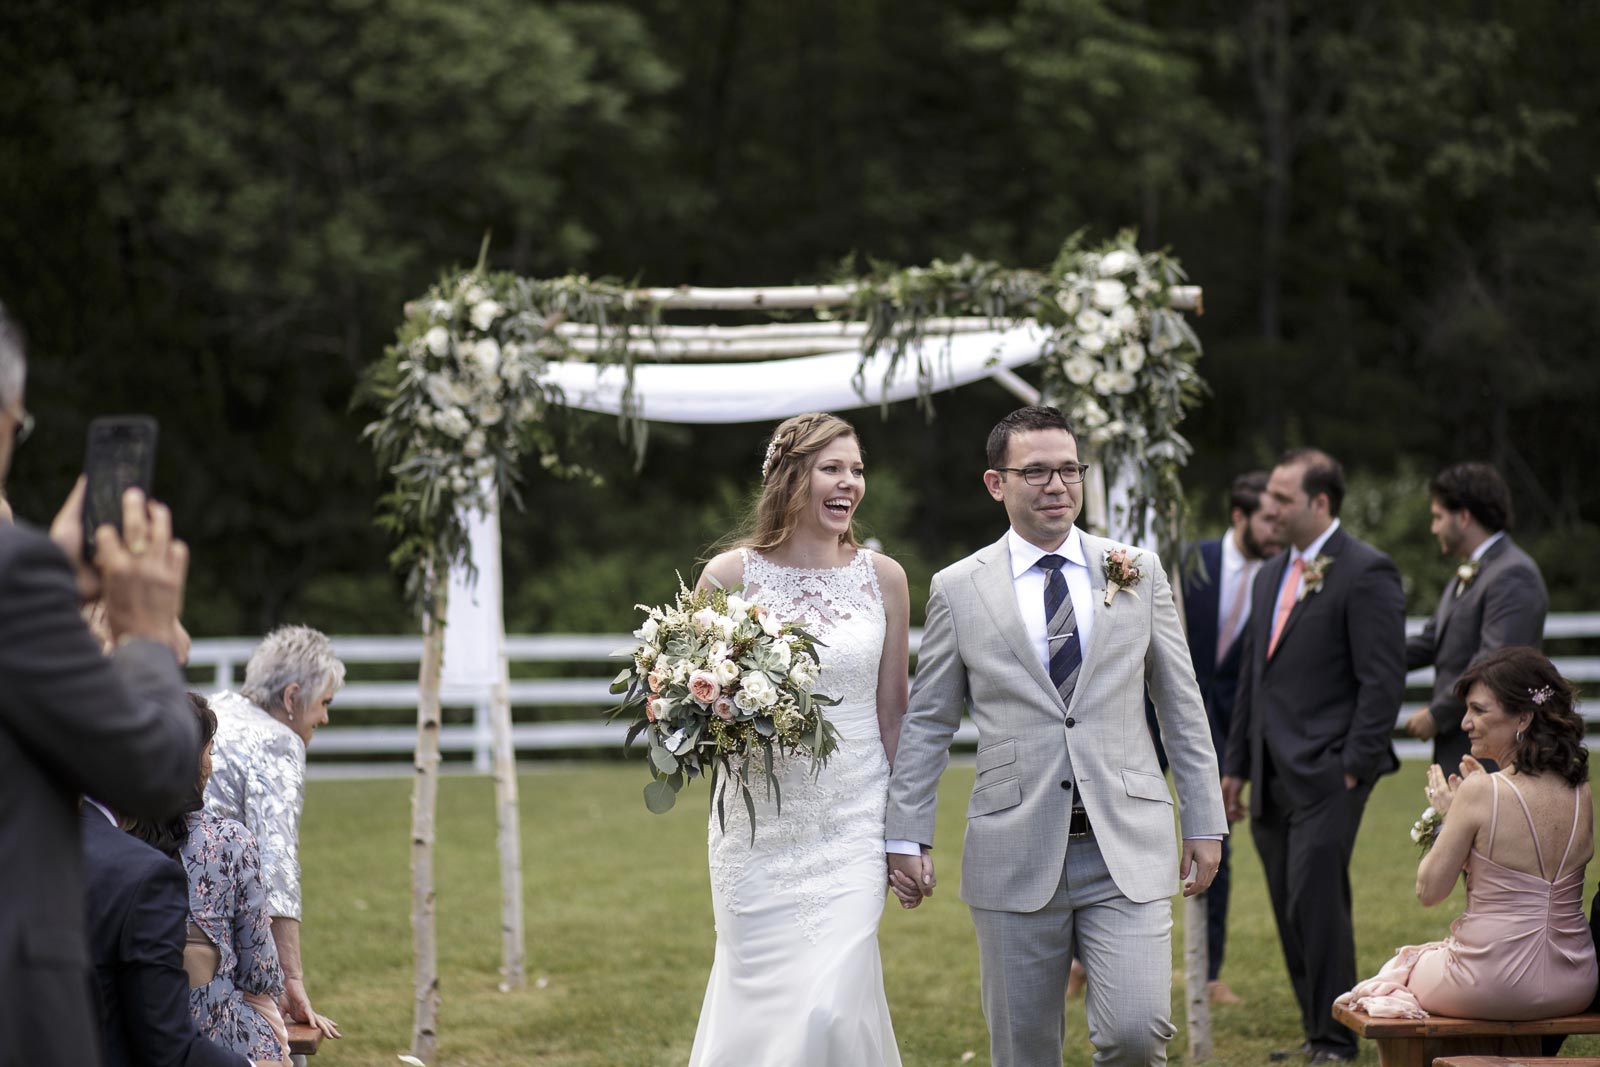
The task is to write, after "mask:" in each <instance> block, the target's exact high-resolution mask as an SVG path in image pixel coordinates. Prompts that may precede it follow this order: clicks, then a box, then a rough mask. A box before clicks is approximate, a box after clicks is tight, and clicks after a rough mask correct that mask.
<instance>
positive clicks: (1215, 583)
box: [1183, 471, 1278, 1004]
mask: <svg viewBox="0 0 1600 1067" xmlns="http://www.w3.org/2000/svg"><path fill="white" fill-rule="evenodd" d="M1266 488H1267V473H1266V471H1251V472H1249V473H1248V474H1241V475H1239V476H1238V477H1237V478H1235V479H1234V480H1233V486H1232V488H1231V489H1230V490H1229V494H1228V505H1229V507H1228V519H1229V527H1230V528H1229V530H1228V532H1227V533H1225V534H1223V535H1222V536H1221V537H1217V538H1213V539H1211V540H1209V541H1201V542H1200V543H1198V544H1197V545H1195V547H1194V552H1195V555H1196V557H1198V559H1199V564H1200V565H1199V566H1198V567H1191V568H1188V570H1187V572H1186V573H1185V575H1184V577H1183V614H1184V623H1185V629H1186V630H1187V632H1188V637H1189V655H1190V658H1191V659H1193V661H1194V675H1195V681H1197V682H1198V683H1199V685H1200V696H1201V698H1202V699H1203V700H1204V701H1205V705H1206V717H1207V718H1208V719H1209V720H1210V722H1211V740H1212V744H1213V745H1214V746H1215V747H1216V750H1217V754H1218V760H1219V762H1220V760H1221V755H1222V753H1223V752H1224V751H1225V750H1226V748H1227V743H1228V726H1229V724H1230V723H1231V721H1232V718H1233V703H1234V693H1235V690H1236V688H1237V686H1238V681H1239V664H1240V662H1241V661H1242V660H1243V658H1244V657H1243V652H1244V640H1243V639H1244V634H1245V629H1246V627H1247V625H1248V624H1249V621H1250V585H1251V583H1252V582H1253V581H1254V580H1255V576H1256V573H1257V572H1258V571H1260V570H1261V566H1262V563H1263V562H1264V561H1265V560H1266V558H1267V557H1268V556H1270V555H1272V554H1273V553H1275V552H1276V551H1277V550H1278V542H1277V540H1276V538H1277V529H1276V527H1275V525H1274V524H1273V523H1272V522H1271V521H1270V520H1269V518H1268V515H1267V512H1266V511H1265V510H1264V509H1263V508H1262V507H1261V497H1262V495H1263V494H1264V493H1265V492H1266ZM1232 854H1233V849H1232V847H1231V846H1230V844H1229V842H1228V841H1227V840H1224V841H1223V842H1222V866H1220V867H1218V868H1217V876H1216V877H1215V878H1214V879H1212V881H1211V888H1210V889H1208V890H1206V949H1207V973H1206V978H1207V983H1206V985H1207V989H1208V991H1209V992H1210V995H1211V1000H1212V1002H1213V1003H1217V1004H1237V1003H1239V1002H1240V1000H1239V996H1238V994H1236V993H1235V992H1234V991H1233V990H1232V989H1231V988H1229V986H1228V983H1226V982H1224V981H1223V980H1222V978H1221V973H1222V956H1223V952H1224V951H1225V949H1226V946H1227V938H1228V896H1229V887H1230V883H1231V878H1230V868H1231V866H1232V865H1231V863H1230V860H1231V858H1232Z"/></svg>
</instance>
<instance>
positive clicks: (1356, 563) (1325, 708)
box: [1225, 527, 1406, 817]
mask: <svg viewBox="0 0 1600 1067" xmlns="http://www.w3.org/2000/svg"><path fill="white" fill-rule="evenodd" d="M1322 554H1323V555H1325V556H1329V557H1331V558H1332V560H1333V562H1332V563H1331V564H1329V566H1328V568H1327V571H1326V572H1325V575H1324V578H1323V583H1322V588H1321V589H1320V590H1318V591H1316V592H1311V591H1309V590H1307V592H1306V594H1305V595H1304V596H1303V597H1302V598H1301V599H1300V600H1299V601H1298V602H1297V603H1296V604H1295V605H1294V607H1293V609H1292V610H1291V611H1290V613H1289V618H1288V621H1287V622H1285V624H1284V628H1283V634H1282V636H1281V637H1280V638H1279V642H1278V647H1277V649H1276V651H1275V652H1274V653H1273V655H1272V656H1271V657H1270V658H1269V657H1268V656H1267V646H1268V645H1269V644H1270V643H1271V639H1272V622H1273V615H1274V612H1275V609H1276V607H1277V598H1278V586H1279V584H1280V582H1281V580H1282V578H1283V575H1284V571H1285V570H1286V569H1287V568H1288V566H1289V552H1288V551H1283V552H1280V553H1278V554H1277V555H1276V556H1274V557H1273V558H1272V559H1270V560H1268V561H1267V563H1266V565H1265V566H1263V567H1262V568H1261V570H1260V571H1259V572H1258V573H1257V574H1256V580H1255V584H1254V585H1253V586H1252V587H1251V601H1250V623H1249V625H1248V626H1247V627H1246V628H1245V635H1246V636H1245V638H1244V640H1246V641H1247V642H1248V645H1247V647H1246V648H1245V649H1244V650H1243V655H1244V665H1243V667H1242V668H1241V670H1240V673H1239V689H1238V694H1237V699H1236V700H1235V702H1234V707H1233V723H1232V726H1231V729H1230V731H1229V735H1228V755H1227V759H1226V760H1225V765H1226V766H1227V768H1228V773H1229V774H1232V775H1236V776H1238V777H1240V778H1245V779H1249V780H1252V781H1255V782H1257V783H1259V782H1260V781H1261V774H1262V761H1263V758H1264V757H1265V756H1268V755H1270V757H1271V759H1272V765H1273V770H1274V773H1275V774H1276V775H1277V776H1278V778H1279V780H1280V781H1281V782H1282V784H1283V786H1284V787H1285V789H1286V790H1287V792H1288V795H1289V797H1290V800H1291V805H1292V806H1293V807H1297V808H1298V807H1309V806H1311V805H1312V804H1315V803H1316V802H1317V801H1318V800H1321V799H1323V798H1325V797H1326V796H1328V795H1329V794H1332V793H1335V792H1342V791H1343V790H1344V788H1345V785H1344V776H1345V775H1346V774H1350V775H1352V776H1354V777H1355V778H1356V780H1357V781H1361V782H1373V781H1376V780H1377V779H1378V777H1379V776H1380V775H1384V774H1388V773H1390V772H1392V771H1395V770H1398V769H1399V766H1400V761H1399V760H1398V759H1397V758H1396V757H1395V754H1394V745H1393V744H1392V743H1391V742H1390V739H1389V735H1390V734H1391V733H1392V732H1393V730H1394V724H1395V716H1396V713H1397V711H1398V709H1399V707H1400V699H1401V697H1402V695H1403V694H1404V692H1405V677H1406V671H1405V642H1406V637H1405V622H1406V620H1405V594H1404V593H1403V592H1402V591H1401V588H1400V572H1399V570H1397V569H1396V568H1395V565H1394V562H1393V561H1392V560H1390V559H1389V557H1388V556H1386V555H1384V554H1383V553H1382V552H1379V551H1378V550H1377V549H1375V548H1373V547H1372V546H1371V545H1368V544H1366V543H1365V542H1363V541H1358V540H1357V539H1355V538H1354V537H1351V536H1350V535H1349V534H1347V533H1346V532H1345V531H1344V529H1343V527H1340V528H1339V529H1337V530H1335V531H1334V532H1333V535H1332V536H1331V537H1329V538H1328V541H1327V543H1326V544H1325V545H1324V546H1323V548H1322ZM1264 793H1265V790H1263V789H1260V788H1256V789H1253V790H1251V796H1250V810H1251V813H1252V814H1253V815H1255V816H1258V817H1259V816H1260V815H1261V814H1262V804H1263V802H1264V799H1265V798H1264V796H1263V794H1264Z"/></svg>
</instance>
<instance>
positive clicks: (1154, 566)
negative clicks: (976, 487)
mask: <svg viewBox="0 0 1600 1067" xmlns="http://www.w3.org/2000/svg"><path fill="white" fill-rule="evenodd" d="M1080 536H1082V537H1083V548H1084V555H1085V558H1086V559H1087V561H1088V563H1089V572H1090V575H1091V581H1092V583H1093V585H1094V588H1095V596H1094V605H1093V607H1092V609H1091V610H1092V611H1093V612H1094V624H1093V626H1092V632H1091V639H1090V642H1089V644H1088V647H1086V648H1084V650H1083V666H1082V668H1081V669H1080V671H1079V674H1078V681H1077V686H1076V688H1075V689H1074V691H1073V694H1072V703H1071V706H1066V705H1064V704H1063V703H1062V700H1061V696H1060V694H1059V693H1058V692H1057V691H1056V688H1055V686H1054V685H1053V684H1051V681H1050V675H1049V673H1048V672H1047V671H1046V669H1045V666H1044V664H1043V663H1042V662H1041V661H1040V659H1039V655H1038V653H1037V652H1036V651H1035V650H1034V648H1033V646H1032V644H1031V643H1030V642H1029V640H1028V637H1027V633H1026V631H1025V629H1024V627H1023V622H1022V615H1021V612H1020V611H1019V609H1018V607H1017V598H1016V593H1015V591H1014V587H1013V581H1012V575H1011V555H1010V551H1009V549H1008V548H1007V544H1006V540H1005V538H1001V539H1000V540H999V541H998V542H996V543H994V544H992V545H989V546H988V547H986V548H983V549H980V550H979V551H978V552H976V553H974V554H973V555H971V556H968V557H967V558H966V559H964V560H962V561H960V562H959V563H956V564H954V565H953V566H951V567H948V568H946V569H945V570H943V571H940V572H939V573H938V574H936V575H935V576H934V578H933V582H932V585H931V588H930V590H929V596H928V613H927V622H926V627H925V629H924V631H923V638H922V648H921V651H920V652H919V653H918V655H917V673H916V678H915V680H914V682H913V684H912V688H911V702H910V706H909V708H908V709H907V711H906V717H905V721H904V723H903V724H902V726H901V731H900V745H899V749H898V751H897V753H896V756H895V765H894V773H893V775H892V777H891V779H890V783H889V804H888V814H887V818H886V822H885V825H886V830H885V836H886V837H888V838H891V839H903V840H909V841H922V842H928V843H931V842H932V841H933V832H934V808H935V793H936V789H937V786H938V781H939V776H940V775H941V774H942V773H943V771H944V768H945V766H946V764H947V763H948V762H949V749H950V740H951V738H952V737H953V736H954V734H955V731H956V728H957V727H958V726H959V725H960V722H961V713H962V710H963V708H965V709H966V710H967V711H969V712H970V714H971V716H972V720H973V723H974V724H975V725H976V726H977V728H978V757H977V762H978V776H977V781H976V783H975V784H974V787H973V790H972V797H971V800H970V802H969V803H968V805H967V832H966V841H965V845H964V846H963V855H962V866H961V898H962V899H963V900H965V901H966V902H967V903H968V904H970V905H972V906H973V907H978V908H986V909H990V910H996V911H1017V912H1028V911H1036V910H1038V909H1039V908H1042V907H1043V906H1044V905H1045V904H1046V903H1048V902H1049V900H1050V897H1051V896H1052V895H1053V894H1054V892H1055V890H1056V887H1057V886H1058V884H1059V883H1060V881H1061V871H1062V866H1063V864H1064V863H1065V862H1066V853H1067V848H1068V838H1067V829H1068V820H1069V817H1070V813H1071V809H1072V806H1073V800H1074V797H1075V796H1076V797H1077V798H1078V800H1079V802H1080V803H1081V804H1082V806H1083V807H1084V808H1085V809H1086V810H1087V811H1088V813H1089V819H1090V822H1091V823H1092V824H1093V826H1094V829H1095V839H1096V842H1097V843H1098V845H1099V847H1100V851H1101V853H1102V854H1103V855H1104V857H1105V862H1106V867H1107V869H1108V870H1109V872H1110V874H1111V877H1112V879H1113V880H1114V881H1115V882H1116V885H1117V888H1118V889H1119V890H1120V891H1121V892H1122V893H1123V894H1124V895H1125V896H1126V897H1127V898H1128V899H1130V900H1133V901H1136V902H1144V901H1150V900H1155V899H1157V898H1160V897H1166V896H1170V895H1172V894H1173V893H1174V892H1176V891H1177V887H1178V852H1177V843H1176V841H1175V839H1174V837H1173V832H1172V829H1173V827H1172V817H1173V809H1172V796H1171V793H1169V792H1168V790H1167V783H1166V779H1165V778H1163V777H1162V774H1161V768H1160V766H1159V765H1158V764H1157V762H1156V752H1155V745H1154V743H1153V742H1152V741H1151V739H1150V732H1149V730H1147V729H1146V728H1145V717H1144V697H1145V690H1146V687H1147V686H1148V688H1149V692H1150V696H1151V699H1152V700H1153V701H1154V702H1155V706H1156V713H1157V716H1158V718H1159V720H1160V723H1161V729H1162V734H1163V736H1164V737H1165V738H1166V743H1167V750H1168V753H1169V754H1170V756H1171V758H1172V768H1173V778H1174V780H1175V781H1176V783H1177V791H1178V799H1179V803H1180V805H1181V809H1180V811H1181V816H1182V822H1183V831H1184V836H1186V837H1194V836H1198V835H1207V834H1210V835H1222V834H1226V833H1227V832H1228V824H1227V820H1226V819H1225V818H1224V816H1223V811H1222V794H1221V790H1220V788H1219V787H1218V779H1217V762H1216V755H1215V752H1214V751H1213V749H1212V747H1211V739H1210V732H1209V730H1208V728H1207V725H1206V720H1205V709H1204V708H1203V707H1202V706H1201V703H1200V694H1199V690H1198V689H1197V688H1196V686H1195V681H1194V671H1193V669H1192V668H1191V666H1190V664H1189V650H1188V647H1187V646H1186V645H1185V643H1184V637H1183V631H1182V629H1181V627H1180V626H1179V624H1178V613H1177V610H1176V609H1175V607H1174V606H1173V602H1172V592H1171V589H1170V587H1169V586H1168V584H1167V576H1166V572H1165V571H1164V570H1163V569H1162V565H1161V562H1160V560H1159V559H1157V558H1156V556H1155V554H1154V553H1150V552H1144V551H1142V550H1140V549H1129V551H1130V552H1136V553H1138V555H1139V556H1140V561H1139V562H1140V568H1141V570H1143V571H1144V576H1143V578H1142V579H1141V581H1140V582H1139V583H1138V584H1137V585H1136V586H1134V587H1133V588H1132V589H1125V590H1123V591H1122V592H1120V593H1118V594H1117V595H1116V597H1115V599H1114V600H1113V602H1112V604H1111V606H1110V607H1107V606H1106V605H1105V600H1104V593H1105V588H1106V579H1105V574H1104V570H1103V566H1104V560H1105V555H1106V553H1107V552H1108V551H1109V550H1111V549H1114V548H1118V547H1126V546H1119V545H1117V544H1116V542H1113V541H1108V540H1106V539H1104V538H1100V537H1091V536H1088V535H1080Z"/></svg>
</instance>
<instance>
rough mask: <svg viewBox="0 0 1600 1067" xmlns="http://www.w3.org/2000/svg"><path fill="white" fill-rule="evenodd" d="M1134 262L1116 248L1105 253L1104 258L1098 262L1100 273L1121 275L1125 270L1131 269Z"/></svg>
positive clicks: (1130, 257)
mask: <svg viewBox="0 0 1600 1067" xmlns="http://www.w3.org/2000/svg"><path fill="white" fill-rule="evenodd" d="M1135 262H1136V260H1135V259H1134V258H1133V256H1131V255H1129V254H1128V253H1127V252H1124V251H1123V250H1122V249H1120V248H1118V249H1115V250H1113V251H1111V252H1107V253H1106V257H1105V258H1104V259H1102V260H1101V261H1100V273H1101V274H1121V273H1122V272H1123V271H1125V270H1131V269H1133V265H1134V263H1135Z"/></svg>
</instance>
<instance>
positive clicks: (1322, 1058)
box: [1311, 1048, 1356, 1063]
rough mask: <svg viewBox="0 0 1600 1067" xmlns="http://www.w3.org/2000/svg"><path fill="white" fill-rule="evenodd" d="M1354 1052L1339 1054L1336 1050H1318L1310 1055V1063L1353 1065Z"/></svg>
mask: <svg viewBox="0 0 1600 1067" xmlns="http://www.w3.org/2000/svg"><path fill="white" fill-rule="evenodd" d="M1355 1058H1356V1054H1355V1053H1354V1052H1341V1051H1339V1050H1337V1049H1331V1048H1319V1049H1317V1051H1315V1052H1313V1053H1312V1054H1311V1062H1312V1063H1354V1062H1355Z"/></svg>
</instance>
